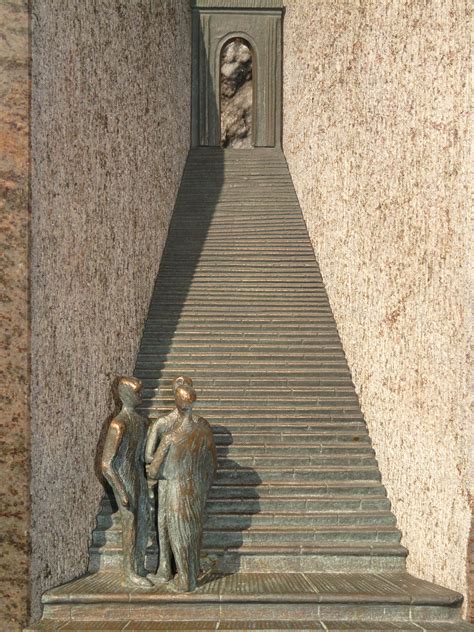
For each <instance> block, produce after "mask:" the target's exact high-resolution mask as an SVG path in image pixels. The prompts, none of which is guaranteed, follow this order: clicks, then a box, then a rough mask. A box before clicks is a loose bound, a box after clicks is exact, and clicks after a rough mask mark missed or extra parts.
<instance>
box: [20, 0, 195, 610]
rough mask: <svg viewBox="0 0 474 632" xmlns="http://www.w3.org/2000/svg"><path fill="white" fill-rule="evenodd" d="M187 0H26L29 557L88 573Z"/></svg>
mask: <svg viewBox="0 0 474 632" xmlns="http://www.w3.org/2000/svg"><path fill="white" fill-rule="evenodd" d="M190 38H191V32H190V10H189V2H188V0H179V1H176V0H165V1H162V2H157V1H150V0H133V2H130V1H129V0H117V1H111V0H84V1H81V2H67V3H64V2H63V1H62V0H33V3H32V55H33V62H32V82H33V96H32V147H33V153H32V254H31V257H32V269H31V284H32V296H31V298H32V343H31V344H32V367H31V368H32V380H31V410H32V446H31V451H32V472H33V474H32V484H31V493H32V559H31V589H32V609H33V616H34V617H37V616H38V615H39V598H40V594H41V593H42V592H43V591H44V590H45V589H47V588H49V587H51V586H53V585H57V584H59V583H61V582H64V581H65V580H68V579H70V578H72V577H74V576H76V575H79V574H81V573H83V572H84V571H85V570H86V567H87V547H88V541H89V537H90V534H91V532H92V529H93V527H94V516H95V514H96V512H97V507H98V502H99V498H100V496H101V487H100V484H99V482H98V480H97V478H96V476H95V474H94V471H95V458H96V445H97V441H98V438H99V434H100V431H101V427H102V425H103V424H104V421H105V420H106V419H107V417H108V415H110V413H111V412H112V410H113V406H112V401H111V397H110V383H111V381H112V378H113V377H114V376H115V375H117V374H121V373H130V371H131V370H132V368H133V365H134V358H135V354H136V351H137V346H138V342H139V337H140V334H141V331H142V328H143V322H144V318H145V316H146V312H147V308H148V302H149V299H150V295H151V291H152V286H153V282H154V279H155V276H156V274H157V270H158V267H159V261H160V257H161V252H162V248H163V245H164V241H165V238H166V232H167V228H168V223H169V219H170V214H171V211H172V207H173V203H174V198H175V194H176V191H177V187H178V185H179V181H180V178H181V173H182V168H183V165H184V160H185V157H186V153H187V149H188V146H189V127H190V124H189V120H190V59H191V52H190V51H191V48H190Z"/></svg>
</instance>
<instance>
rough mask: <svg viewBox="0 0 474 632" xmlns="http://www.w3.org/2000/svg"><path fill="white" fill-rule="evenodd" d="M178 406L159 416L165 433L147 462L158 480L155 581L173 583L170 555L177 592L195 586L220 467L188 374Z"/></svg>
mask: <svg viewBox="0 0 474 632" xmlns="http://www.w3.org/2000/svg"><path fill="white" fill-rule="evenodd" d="M174 386H175V389H174V392H175V401H176V409H175V410H174V411H173V412H172V413H171V414H170V415H167V416H166V417H164V418H162V419H161V424H162V425H161V428H162V429H163V431H162V437H161V441H160V443H159V446H158V449H157V450H156V451H155V452H154V454H153V456H152V459H151V462H150V463H149V464H148V465H147V466H146V469H147V474H148V478H149V480H150V482H151V483H153V484H154V483H155V482H156V481H158V480H159V483H158V537H159V545H160V563H159V568H158V571H157V573H156V575H155V576H149V577H150V578H151V579H152V580H153V581H154V582H155V583H160V582H171V580H172V579H173V570H172V558H174V562H175V564H176V569H177V576H176V578H175V579H174V580H173V582H172V584H171V585H172V587H174V588H175V589H176V590H178V591H179V592H190V591H192V590H194V589H195V588H196V586H197V579H198V575H199V573H200V550H201V541H202V530H203V519H204V508H205V505H206V500H207V494H208V491H209V488H210V486H211V484H212V480H213V477H214V475H215V472H216V467H217V456H216V448H215V444H214V436H213V433H212V429H211V427H210V425H209V424H208V422H207V421H206V420H205V419H203V418H202V417H195V416H193V414H192V407H193V403H194V402H195V400H196V392H195V390H194V388H193V387H192V381H191V380H189V378H181V379H180V381H179V383H176V381H175V383H174ZM157 422H158V423H156V424H155V428H151V430H150V434H149V438H148V443H149V445H147V459H150V456H151V452H152V447H153V445H152V444H155V445H156V442H157V436H155V435H154V434H153V433H154V432H156V434H158V433H159V428H160V426H159V422H160V420H157Z"/></svg>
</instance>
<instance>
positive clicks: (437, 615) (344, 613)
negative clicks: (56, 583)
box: [31, 572, 474, 630]
mask: <svg viewBox="0 0 474 632" xmlns="http://www.w3.org/2000/svg"><path fill="white" fill-rule="evenodd" d="M461 602H462V596H461V595H459V594H458V593H456V592H453V591H451V590H447V589H445V588H441V587H439V586H435V585H434V584H431V583H429V582H425V581H422V580H419V579H416V578H415V577H413V576H411V575H409V574H408V573H404V572H402V573H350V574H348V573H280V574H270V573H236V574H234V575H225V576H224V575H220V576H214V577H211V578H208V580H207V581H206V582H205V583H203V584H202V585H201V586H200V587H199V588H198V589H197V590H196V591H195V592H193V593H185V594H177V593H174V592H170V591H169V589H168V590H167V588H166V586H160V587H156V588H155V589H153V590H152V591H148V592H144V591H140V592H139V591H137V590H131V591H128V590H127V589H125V588H123V587H122V585H121V581H120V575H119V573H110V572H109V573H105V572H102V573H96V574H91V575H86V576H84V577H82V578H80V579H77V580H74V581H72V582H69V583H68V584H65V585H64V586H61V587H59V588H55V589H53V590H50V591H48V592H47V593H45V595H44V596H43V604H44V619H45V620H46V621H50V620H53V621H58V622H62V623H64V622H66V621H69V622H70V624H69V626H70V627H64V628H63V629H81V628H77V627H76V628H74V627H71V626H73V624H74V625H79V622H83V624H84V625H89V624H90V623H91V622H93V621H94V622H95V621H101V622H102V626H104V625H105V622H107V623H108V624H110V625H112V622H116V623H117V625H120V624H121V622H124V623H127V622H128V623H127V625H128V626H129V627H128V628H127V627H124V628H120V627H119V628H113V629H129V630H130V629H160V628H159V627H143V626H145V625H148V622H154V623H153V626H157V624H158V622H162V623H165V622H167V624H168V627H167V628H165V629H167V630H172V629H173V625H174V624H173V622H175V625H176V626H178V625H181V622H183V621H189V622H190V621H191V619H192V624H193V626H194V627H193V628H191V629H195V630H198V629H243V630H245V629H272V628H271V627H267V626H268V625H269V624H270V623H272V622H278V624H277V626H276V627H274V629H298V630H304V629H306V628H305V626H309V627H308V628H307V629H316V630H317V629H321V630H338V629H341V630H342V629H364V630H376V629H382V630H384V629H387V630H389V629H400V627H398V628H397V627H393V626H394V625H400V626H401V622H403V624H404V625H405V629H407V630H409V629H412V630H416V629H421V630H428V629H438V630H441V629H444V628H443V627H439V626H440V625H448V627H447V628H446V629H447V630H456V629H459V630H462V629H465V630H469V629H471V630H474V628H473V627H469V626H468V627H466V626H463V627H459V626H462V622H461V619H460V608H459V606H460V604H461ZM249 610H250V611H251V614H252V623H250V622H249ZM130 621H136V622H139V621H141V622H142V623H141V624H138V623H137V625H136V627H130ZM296 621H298V622H299V627H297V628H294V627H293V628H291V627H281V626H282V625H283V624H285V625H288V624H294V623H295V622H296ZM354 621H358V622H359V623H358V624H357V625H358V626H359V628H358V627H357V626H356V627H348V626H349V625H352V626H354V623H351V622H354ZM360 621H364V622H365V621H366V622H367V625H366V624H365V623H364V628H362V627H361V625H362V624H361V623H360ZM395 621H396V622H397V624H394V622H395ZM414 621H420V622H427V623H421V624H418V623H417V624H414V623H413V622H414ZM86 622H87V623H86ZM145 622H147V624H145ZM325 622H327V623H328V625H326V623H325ZM217 623H219V627H217ZM235 623H238V627H237V628H232V627H231V626H232V625H234V624H235ZM316 623H317V624H318V625H319V627H311V626H314V625H315V624H316ZM369 623H371V625H373V626H376V625H381V624H383V626H384V627H382V628H377V627H369ZM428 623H429V624H430V625H432V624H433V623H436V624H438V625H437V627H436V626H435V627H429V625H428ZM389 624H390V625H391V626H392V627H390V625H389ZM201 625H203V626H206V625H208V626H209V625H210V626H211V627H208V628H206V627H201ZM250 625H252V626H253V627H247V626H250ZM259 625H261V628H259ZM410 625H411V626H412V628H410ZM413 625H419V626H421V627H418V628H416V627H413ZM324 626H326V627H324ZM456 626H458V627H456ZM31 629H35V628H34V627H33V628H31ZM36 629H41V627H37V628H36ZM43 629H44V628H43ZM50 629H53V630H54V629H61V628H54V627H52V628H50ZM84 629H91V628H87V627H86V628H84ZM94 629H97V630H100V629H107V627H100V626H98V627H96V628H94ZM109 629H111V628H109ZM176 629H186V628H183V627H181V628H179V627H177V628H176ZM188 629H189V628H188ZM401 629H403V626H402V627H401Z"/></svg>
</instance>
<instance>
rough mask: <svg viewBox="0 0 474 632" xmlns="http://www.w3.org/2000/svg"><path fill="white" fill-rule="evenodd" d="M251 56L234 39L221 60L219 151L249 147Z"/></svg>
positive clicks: (251, 101) (250, 142)
mask: <svg viewBox="0 0 474 632" xmlns="http://www.w3.org/2000/svg"><path fill="white" fill-rule="evenodd" d="M252 97H253V89H252V53H251V51H250V49H249V47H248V46H247V44H246V43H245V42H244V41H243V40H241V39H239V38H237V39H235V40H232V41H231V42H230V43H229V44H227V45H226V46H225V47H224V50H223V52H222V58H221V142H222V146H223V147H232V148H233V149H244V148H248V147H251V146H252V105H253V99H252Z"/></svg>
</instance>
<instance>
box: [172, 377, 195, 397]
mask: <svg viewBox="0 0 474 632" xmlns="http://www.w3.org/2000/svg"><path fill="white" fill-rule="evenodd" d="M183 385H184V386H191V387H192V385H193V381H192V379H191V378H190V377H186V375H179V376H178V377H175V378H174V380H173V392H174V393H176V389H177V388H178V387H179V386H183Z"/></svg>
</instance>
